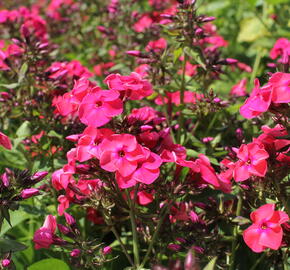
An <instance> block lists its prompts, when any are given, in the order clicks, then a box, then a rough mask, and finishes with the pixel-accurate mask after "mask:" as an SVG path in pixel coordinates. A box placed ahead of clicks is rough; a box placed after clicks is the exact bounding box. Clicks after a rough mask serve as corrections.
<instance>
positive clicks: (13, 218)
mask: <svg viewBox="0 0 290 270" xmlns="http://www.w3.org/2000/svg"><path fill="white" fill-rule="evenodd" d="M28 218H29V215H28V214H27V213H26V212H24V211H20V210H18V211H15V212H11V214H10V223H11V226H12V227H15V226H17V225H18V224H20V223H21V222H23V221H24V220H26V219H28ZM11 226H10V225H9V224H8V223H7V222H4V224H3V226H2V229H1V232H0V236H2V235H4V234H5V233H6V232H7V231H9V230H10V229H11Z"/></svg>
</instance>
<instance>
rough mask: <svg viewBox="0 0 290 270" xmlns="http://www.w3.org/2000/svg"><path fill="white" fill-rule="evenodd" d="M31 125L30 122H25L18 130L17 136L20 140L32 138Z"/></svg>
mask: <svg viewBox="0 0 290 270" xmlns="http://www.w3.org/2000/svg"><path fill="white" fill-rule="evenodd" d="M29 126H30V123H29V122H28V121H24V122H23V123H22V125H21V126H20V127H19V128H18V129H17V131H16V135H17V137H19V138H25V137H28V136H30V134H31V131H30V127H29Z"/></svg>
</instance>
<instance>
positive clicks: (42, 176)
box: [31, 171, 48, 182]
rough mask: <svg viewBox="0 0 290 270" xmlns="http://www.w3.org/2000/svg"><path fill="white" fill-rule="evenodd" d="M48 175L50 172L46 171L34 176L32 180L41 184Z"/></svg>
mask: <svg viewBox="0 0 290 270" xmlns="http://www.w3.org/2000/svg"><path fill="white" fill-rule="evenodd" d="M47 175H48V172H46V171H43V172H37V173H35V174H34V175H32V177H31V179H32V180H34V181H35V182H39V181H41V180H42V179H43V178H44V177H45V176H47Z"/></svg>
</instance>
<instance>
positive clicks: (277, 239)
mask: <svg viewBox="0 0 290 270" xmlns="http://www.w3.org/2000/svg"><path fill="white" fill-rule="evenodd" d="M251 220H252V221H253V223H254V224H253V225H251V226H250V227H248V228H247V229H246V230H245V231H244V232H243V238H244V241H245V243H246V244H247V245H248V246H249V248H251V249H252V251H254V252H262V251H264V250H265V249H266V248H271V249H274V250H277V249H279V247H280V246H281V243H282V237H283V230H282V228H281V224H283V223H285V222H287V221H288V220H289V217H288V215H287V214H286V213H285V212H284V211H275V204H265V205H263V206H261V207H259V208H258V209H257V210H256V211H254V212H252V213H251Z"/></svg>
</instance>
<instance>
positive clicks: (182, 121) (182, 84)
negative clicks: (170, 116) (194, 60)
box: [177, 48, 188, 143]
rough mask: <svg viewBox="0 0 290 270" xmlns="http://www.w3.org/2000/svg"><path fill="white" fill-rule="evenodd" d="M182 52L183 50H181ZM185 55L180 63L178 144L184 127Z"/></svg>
mask: <svg viewBox="0 0 290 270" xmlns="http://www.w3.org/2000/svg"><path fill="white" fill-rule="evenodd" d="M183 50H184V48H183ZM187 58H188V56H187V54H186V53H185V52H184V59H183V63H182V81H181V87H180V105H181V106H182V107H181V110H180V111H179V117H178V124H179V128H178V132H177V141H178V143H181V141H180V140H181V132H182V129H183V125H184V119H183V114H182V109H183V105H184V92H185V72H186V62H187Z"/></svg>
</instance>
